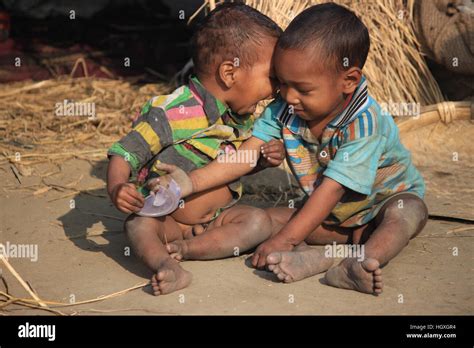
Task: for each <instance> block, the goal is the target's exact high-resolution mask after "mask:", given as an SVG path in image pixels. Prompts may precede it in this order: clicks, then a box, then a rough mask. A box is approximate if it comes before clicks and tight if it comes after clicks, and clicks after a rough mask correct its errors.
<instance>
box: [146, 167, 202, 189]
mask: <svg viewBox="0 0 474 348" xmlns="http://www.w3.org/2000/svg"><path fill="white" fill-rule="evenodd" d="M155 168H156V169H159V170H163V171H165V172H167V173H168V174H167V175H163V176H160V177H159V178H154V179H150V180H148V182H147V184H146V185H147V187H148V189H150V190H152V191H153V192H156V191H157V190H158V188H159V186H166V185H167V184H168V183H169V182H170V179H173V180H174V181H176V183H177V184H178V186H179V187H180V188H181V198H184V197H187V196H189V195H190V194H191V193H193V183H192V181H191V179H190V178H189V176H188V174H186V172H185V171H184V170H182V169H181V168H179V167H177V166H175V165H172V164H166V163H158V164H156V165H155Z"/></svg>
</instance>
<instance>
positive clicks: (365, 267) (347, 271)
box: [324, 258, 383, 295]
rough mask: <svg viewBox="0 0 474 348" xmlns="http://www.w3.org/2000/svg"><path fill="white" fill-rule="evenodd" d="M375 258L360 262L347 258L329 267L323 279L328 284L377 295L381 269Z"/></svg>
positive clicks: (380, 282) (381, 285)
mask: <svg viewBox="0 0 474 348" xmlns="http://www.w3.org/2000/svg"><path fill="white" fill-rule="evenodd" d="M379 267H380V264H379V262H378V261H377V260H375V259H366V260H364V261H362V262H359V261H357V259H354V258H347V259H344V260H342V261H341V263H340V264H339V265H337V266H335V267H333V268H331V269H330V270H329V271H328V272H327V273H326V276H325V277H324V279H325V280H326V282H327V283H328V285H331V286H335V287H337V288H342V289H350V290H356V291H360V292H364V293H366V294H374V295H378V294H381V293H382V288H383V283H382V270H381V269H380V268H379Z"/></svg>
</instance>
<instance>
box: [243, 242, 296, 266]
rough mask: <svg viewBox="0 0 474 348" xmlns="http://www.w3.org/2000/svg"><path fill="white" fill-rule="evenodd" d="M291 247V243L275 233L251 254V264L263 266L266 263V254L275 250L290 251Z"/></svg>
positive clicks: (292, 246)
mask: <svg viewBox="0 0 474 348" xmlns="http://www.w3.org/2000/svg"><path fill="white" fill-rule="evenodd" d="M293 248H294V245H293V244H290V243H288V242H286V241H284V240H282V239H281V238H279V237H278V235H276V236H274V237H272V238H270V239H268V240H266V241H265V242H263V243H262V244H260V245H259V246H258V248H257V249H256V250H255V252H254V254H253V256H252V266H254V267H255V268H263V267H265V265H266V264H267V256H268V255H270V254H271V253H273V252H275V251H291V250H293Z"/></svg>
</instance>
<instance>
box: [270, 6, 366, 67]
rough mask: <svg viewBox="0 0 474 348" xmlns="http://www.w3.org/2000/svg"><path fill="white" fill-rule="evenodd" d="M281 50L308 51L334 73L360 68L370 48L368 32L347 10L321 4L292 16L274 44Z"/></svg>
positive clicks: (342, 7) (341, 7)
mask: <svg viewBox="0 0 474 348" xmlns="http://www.w3.org/2000/svg"><path fill="white" fill-rule="evenodd" d="M277 47H279V48H281V49H301V50H303V49H308V48H309V49H312V50H313V52H312V53H314V54H315V57H317V58H318V59H321V60H322V63H323V64H324V65H325V66H326V67H328V68H332V69H335V71H343V70H347V69H349V68H350V67H354V66H357V67H359V68H360V69H362V68H363V66H364V64H365V61H366V59H367V55H368V53H369V48H370V38H369V31H368V30H367V27H366V26H365V25H364V23H362V21H361V20H360V19H359V18H358V17H357V16H356V15H355V13H354V12H352V11H351V10H349V9H348V8H346V7H344V6H341V5H337V4H335V3H324V4H320V5H315V6H312V7H309V8H307V9H306V10H304V11H303V12H301V13H300V14H299V15H298V16H296V17H295V18H294V19H293V21H292V22H291V23H290V25H289V26H288V28H287V29H286V30H285V32H284V33H283V34H282V35H281V37H280V39H279V40H278V43H277Z"/></svg>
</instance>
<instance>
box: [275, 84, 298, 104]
mask: <svg viewBox="0 0 474 348" xmlns="http://www.w3.org/2000/svg"><path fill="white" fill-rule="evenodd" d="M280 94H281V96H282V97H283V99H285V101H286V102H287V103H288V104H291V105H298V104H299V103H300V100H299V99H298V93H297V92H296V91H295V90H294V89H293V88H288V87H287V88H281V89H280Z"/></svg>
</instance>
